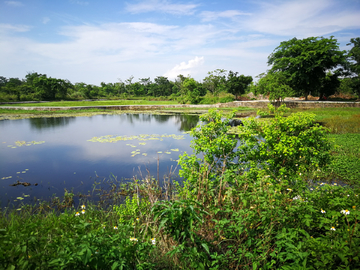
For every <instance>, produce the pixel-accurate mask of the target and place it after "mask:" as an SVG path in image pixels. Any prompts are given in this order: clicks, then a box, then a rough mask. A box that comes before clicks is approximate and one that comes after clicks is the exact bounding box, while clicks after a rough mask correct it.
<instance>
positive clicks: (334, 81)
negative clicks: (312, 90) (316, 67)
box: [318, 71, 341, 100]
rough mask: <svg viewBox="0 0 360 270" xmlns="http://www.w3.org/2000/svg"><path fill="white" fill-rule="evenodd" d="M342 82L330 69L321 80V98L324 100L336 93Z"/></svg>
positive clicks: (319, 93) (319, 94)
mask: <svg viewBox="0 0 360 270" xmlns="http://www.w3.org/2000/svg"><path fill="white" fill-rule="evenodd" d="M340 83H341V82H340V80H339V78H338V76H337V75H336V74H333V73H332V72H330V71H329V72H328V73H327V74H326V76H325V78H323V79H322V80H321V86H320V88H319V92H318V96H319V99H320V100H323V99H326V97H328V96H331V95H333V94H335V93H336V90H337V89H338V88H339V86H340Z"/></svg>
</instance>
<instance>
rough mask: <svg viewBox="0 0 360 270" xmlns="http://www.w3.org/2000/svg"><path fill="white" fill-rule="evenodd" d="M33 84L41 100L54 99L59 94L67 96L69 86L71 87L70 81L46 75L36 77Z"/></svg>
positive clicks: (61, 96) (62, 96) (63, 96)
mask: <svg viewBox="0 0 360 270" xmlns="http://www.w3.org/2000/svg"><path fill="white" fill-rule="evenodd" d="M33 85H34V86H35V92H36V95H37V96H38V97H39V98H40V99H41V100H54V99H55V98H56V96H57V95H58V97H59V98H65V97H66V94H67V90H68V88H69V87H71V83H70V82H69V81H66V80H62V79H56V78H51V77H50V78H47V77H46V75H42V76H40V77H36V78H34V80H33Z"/></svg>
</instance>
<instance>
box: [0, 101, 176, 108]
mask: <svg viewBox="0 0 360 270" xmlns="http://www.w3.org/2000/svg"><path fill="white" fill-rule="evenodd" d="M169 104H179V103H178V102H176V101H149V100H94V101H53V102H39V103H17V104H1V105H0V106H13V107H19V106H20V107H76V106H110V105H169Z"/></svg>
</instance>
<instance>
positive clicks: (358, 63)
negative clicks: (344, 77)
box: [347, 37, 360, 96]
mask: <svg viewBox="0 0 360 270" xmlns="http://www.w3.org/2000/svg"><path fill="white" fill-rule="evenodd" d="M347 45H353V47H352V48H351V49H350V51H349V54H348V56H349V60H350V71H351V72H352V75H353V77H352V79H351V81H352V88H353V91H354V92H355V93H356V94H357V95H358V96H360V37H357V38H352V39H350V43H348V44H347Z"/></svg>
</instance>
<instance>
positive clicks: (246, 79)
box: [226, 70, 253, 98]
mask: <svg viewBox="0 0 360 270" xmlns="http://www.w3.org/2000/svg"><path fill="white" fill-rule="evenodd" d="M252 81H253V78H252V77H251V76H245V75H240V76H238V72H232V71H231V70H230V71H229V73H228V75H227V81H226V88H227V91H228V92H229V93H231V94H233V95H235V98H237V96H240V95H242V94H245V91H246V89H247V88H248V86H249V84H250V83H251V82H252Z"/></svg>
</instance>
